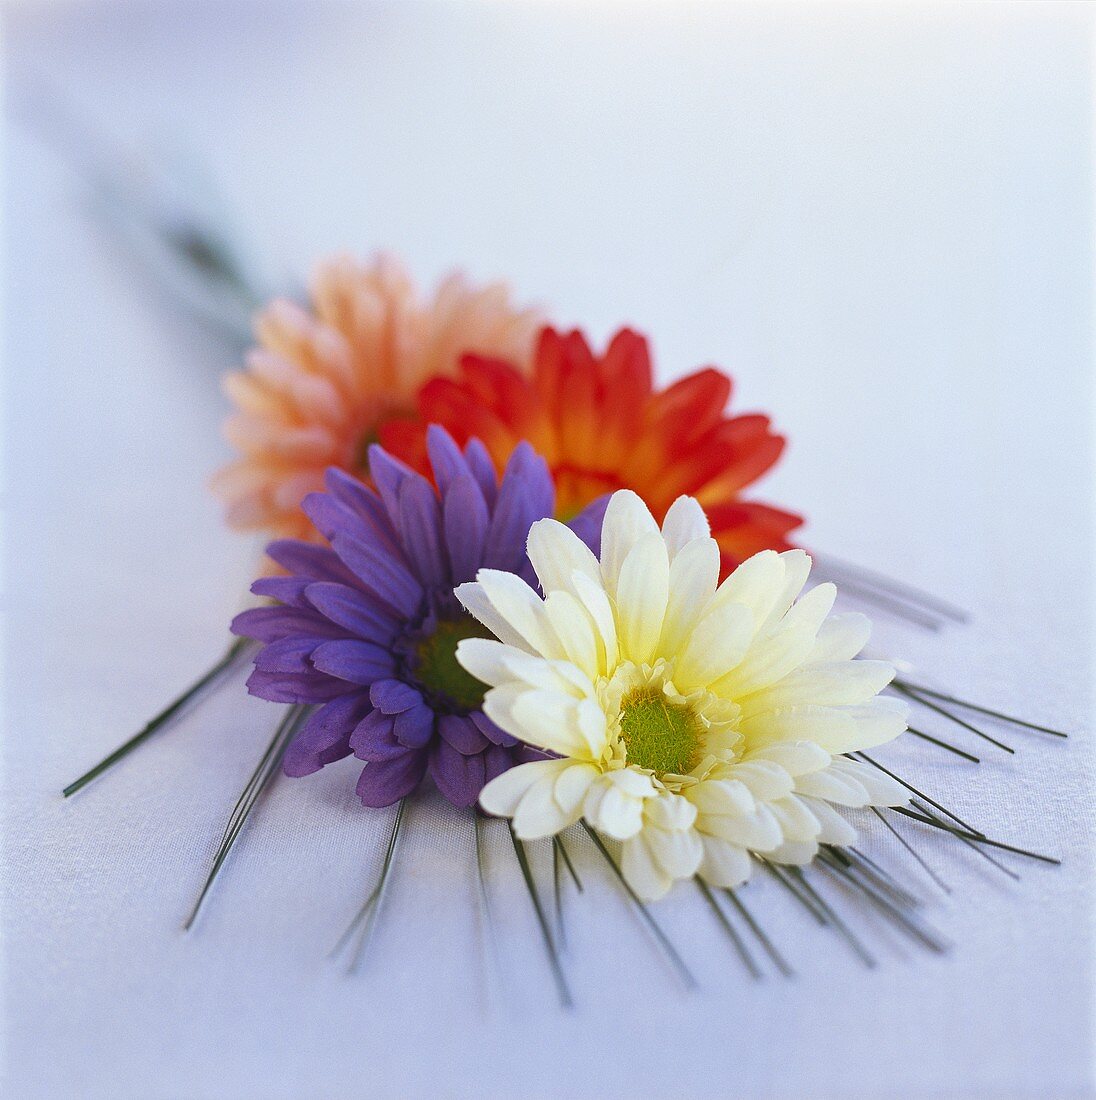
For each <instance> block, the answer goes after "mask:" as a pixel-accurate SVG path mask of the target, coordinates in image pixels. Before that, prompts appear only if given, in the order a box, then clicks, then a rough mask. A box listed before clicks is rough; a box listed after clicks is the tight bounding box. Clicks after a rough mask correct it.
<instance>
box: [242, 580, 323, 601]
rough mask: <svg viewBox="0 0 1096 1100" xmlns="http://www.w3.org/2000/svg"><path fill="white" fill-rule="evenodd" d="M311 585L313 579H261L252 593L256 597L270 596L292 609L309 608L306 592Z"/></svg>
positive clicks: (252, 588)
mask: <svg viewBox="0 0 1096 1100" xmlns="http://www.w3.org/2000/svg"><path fill="white" fill-rule="evenodd" d="M311 583H312V578H311V577H260V578H259V579H258V580H257V581H255V583H254V584H253V585H252V586H251V591H252V592H254V593H255V595H256V596H269V597H270V598H271V599H275V600H277V601H278V602H279V603H284V604H288V605H289V606H290V607H301V608H307V607H308V606H309V604H308V601H307V600H306V599H305V598H304V590H305V589H306V588H307V587H308V586H309V585H310V584H311Z"/></svg>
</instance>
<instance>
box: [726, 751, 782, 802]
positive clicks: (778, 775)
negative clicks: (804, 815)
mask: <svg viewBox="0 0 1096 1100" xmlns="http://www.w3.org/2000/svg"><path fill="white" fill-rule="evenodd" d="M731 774H732V775H733V777H734V778H735V779H737V780H738V781H739V782H741V783H745V784H746V786H747V787H749V789H750V793H751V794H752V795H753V796H754V798H756V799H757V801H758V802H771V801H772V800H773V799H776V798H783V797H784V796H785V795H788V794H791V792H792V791H793V790H794V789H795V784H794V782H793V780H792V777H791V776H790V775H789V774H788V773H787V772H786V771H785V770H784V769H783V768H782V767H781V766H780V765H779V764H774V763H773V762H772V761H771V760H760V759H756V758H755V759H753V760H747V761H744V762H743V763H741V764H736V765H735V767H734V770H733V772H732V773H731Z"/></svg>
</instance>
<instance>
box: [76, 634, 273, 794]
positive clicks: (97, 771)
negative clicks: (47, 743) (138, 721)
mask: <svg viewBox="0 0 1096 1100" xmlns="http://www.w3.org/2000/svg"><path fill="white" fill-rule="evenodd" d="M252 646H253V643H252V642H251V641H250V640H249V639H247V638H237V639H235V640H234V641H233V642H232V644H231V645H230V646H229V647H228V649H227V650H225V652H224V655H223V656H222V657H221V658H220V659H219V660H218V661H217V663H216V664H215V665H213V667H212V668H210V669H209V670H208V671H207V672H205V673H203V674H202V676H201V677H199V678H198V679H197V680H195V681H194V683H193V684H191V685H190V687H188V688H187V689H186V691H184V692H183V693H182V695H179V696H177V697H176V698H175V699H173V700H172V701H171V702H170V703H169V704H168V705H167V706H166V707H164V709H163V710H162V711H160V713H159V714H157V715H156V716H155V717H154V718H152V719H151V720H150V721H149V722H148V724H147V725H146V726H145V727H144V728H143V729H142V730H140V732H138V733H135V734H134V735H133V736H132V737H131V738H130V739H129V740H128V741H126V742H125V743H124V744H122V745H119V746H118V748H116V749H115V750H114V751H113V752H112V753H110V754H109V755H107V756H105V757H103V759H102V760H100V761H99V763H98V764H96V765H95V767H93V768H91V769H90V771H86V772H85V773H84V774H83V775H82V776H80V778H79V779H75V780H73V781H72V782H71V783H70V784H69V785H68V786H67V787H66V788H65V789H64V790H63V791H62V792H61V793H62V794H63V795H64V796H65V798H68V797H69V796H70V795H74V794H75V793H76V792H77V791H79V790H82V789H83V788H84V787H86V786H87V785H88V784H89V783H90V782H92V780H95V779H98V778H99V776H101V775H102V774H103V773H104V772H106V771H109V770H110V769H111V768H113V767H114V765H115V764H117V763H118V762H119V761H121V760H124V759H125V758H126V757H127V756H128V755H129V754H130V753H131V752H133V750H134V749H136V748H137V747H138V746H140V745H142V744H144V742H145V741H147V740H148V739H149V738H150V737H151V736H152V735H153V734H154V733H156V732H158V731H159V730H161V729H163V728H164V727H165V726H166V725H168V723H170V722H171V721H172V719H174V718H177V717H178V716H179V715H180V714H181V713H182V711H183V710H184V709H185V707H186V706H187V705H188V704H189V703H192V702H195V701H197V700H198V699H200V698H201V697H202V696H203V695H204V694H205V693H206V692H207V691H208V690H210V689H211V688H213V687H214V686H215V685H216V683H217V682H218V681H219V680H220V679H221V677H222V676H224V675H225V674H227V673H228V672H229V671H231V670H232V669H233V668H235V667H236V666H237V665H238V664H240V663H241V662H242V660H243V658H244V657H245V656H246V655H247V654H248V653H249V652H250V650H251V648H252Z"/></svg>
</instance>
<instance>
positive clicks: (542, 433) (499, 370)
mask: <svg viewBox="0 0 1096 1100" xmlns="http://www.w3.org/2000/svg"><path fill="white" fill-rule="evenodd" d="M730 395H731V379H730V378H728V377H727V375H725V374H724V373H723V372H722V371H718V370H715V369H714V368H712V367H708V368H705V369H704V370H700V371H697V372H696V373H695V374H690V375H688V376H687V377H685V378H682V379H681V380H679V381H678V382H675V383H674V384H673V385H671V386H669V387H667V388H666V389H663V390H656V389H655V388H654V385H653V381H652V377H651V360H650V354H649V351H648V348H647V341H646V340H645V339H644V337H642V336H640V335H639V334H638V333H635V332H632V331H631V330H629V329H621V331H620V332H618V333H617V334H616V336H614V337H613V339H612V340H611V341H610V343H609V347H608V348H607V349H606V351H605V354H604V355H602V356H600V357H599V356H597V355H595V354H594V353H593V351H592V350H591V349H590V346H589V344H587V342H586V340H585V338H584V337H583V336H582V334H581V333H580V332H570V333H566V334H563V333H559V332H557V331H556V330H555V329H552V328H545V329H543V330H542V331H541V334H540V339H539V342H538V345H537V351H536V356H535V359H534V364H533V370H532V374H531V375H523V374H522V373H521V372H520V371H519V370H518V369H517V367H516V366H514V365H513V364H511V363H509V362H506V361H505V360H502V359H494V358H488V357H485V356H481V355H465V356H464V357H463V358H462V359H461V361H460V365H459V369H458V373H457V375H456V376H455V377H448V378H443V377H439V378H432V379H430V380H429V381H428V382H427V383H426V384H425V385H424V386H423V387H422V389H421V390H420V391H419V395H418V417H417V419H415V420H406V419H404V420H393V421H389V422H388V423H386V424H384V425H383V426H382V427H381V429H380V437H381V442H382V443H383V445H384V446H385V448H386V449H387V450H389V451H390V452H391V453H393V454H397V455H399V456H400V457H401V458H403V459H404V461H406V462H408V463H409V464H410V465H412V466H414V467H415V468H416V469H418V470H420V471H423V472H428V470H429V465H428V463H427V461H426V448H425V426H426V425H427V424H429V423H437V424H441V425H442V426H443V427H444V428H446V429H447V430H448V431H449V432H450V433H451V434H452V435H453V436H454V437H455V438H456V439H457V440H458V442H460V443H462V444H463V443H465V442H467V440H468V439H470V438H471V437H473V436H478V437H479V438H480V439H481V440H483V442H484V444H485V445H486V446H487V449H488V450H489V451H490V453H491V456H492V458H493V459H494V461H495V464H496V466H498V468H499V469H500V470H501V469H502V468H503V466H504V465H505V463H506V459H507V458H508V457H509V455H510V452H511V451H512V450H513V449H514V447H515V446H516V445H517V444H518V443H519V442H520V441H521V440H523V439H527V440H528V441H529V442H530V443H531V444H532V445H533V447H534V448H535V449H536V450H537V451H538V452H539V453H540V454H542V455H543V456H544V457H545V459H547V461H548V465H549V466H550V468H551V470H552V474H553V476H554V478H555V482H556V508H557V515H558V517H559V518H561V519H568V518H570V517H571V516H573V515H575V514H576V513H577V512H579V511H580V510H581V509H582V508H583V507H585V505H587V504H589V503H590V501H592V500H594V499H595V498H596V497H599V496H601V495H602V494H603V493H608V492H612V491H613V490H615V489H632V490H634V491H635V492H636V493H638V494H639V495H640V496H641V497H642V498H643V499H644V500H645V501H646V503H647V505H648V507H649V508H650V509H651V510H652V512H654V513H655V515H656V516H657V517H658V518H659V519H661V517H662V516H663V515H664V514H665V512H666V509H667V508H669V506H670V505H671V504H672V503H673V502H674V500H676V499H677V498H678V497H679V496H681V495H682V494H688V495H690V496H694V497H696V498H697V500H699V501H700V503H701V504H702V505H703V506H704V509H705V511H706V512H707V513H708V518H709V520H710V521H711V525H712V535H713V537H714V538H715V539H716V541H717V542H718V543H719V546H720V550H721V552H722V558H723V571H724V573H727V572H729V571H730V570H731V569H733V568H734V567H735V566H736V565H738V564H739V563H740V562H741V561H743V560H744V559H745V558H748V557H750V555H752V554H755V553H757V552H758V551H760V550H768V549H773V550H787V549H789V548H790V545H791V544H790V543H789V542H788V539H787V536H788V534H789V533H790V532H791V531H793V530H794V529H795V528H796V527H798V526H800V524H801V523H802V522H803V519H802V517H801V516H798V515H796V514H794V513H792V512H785V511H782V510H781V509H778V508H773V507H771V506H770V505H767V504H761V503H759V502H757V501H752V500H743V499H742V497H741V495H740V494H741V492H742V490H743V489H745V488H746V487H747V486H748V485H750V484H751V483H752V482H754V481H756V480H757V479H758V478H759V477H760V476H761V475H762V474H764V473H765V472H766V471H767V470H768V469H769V468H770V467H771V466H772V465H773V464H774V463H775V462H776V460H777V459H778V458H779V457H780V453H781V451H782V450H783V449H784V437H783V436H780V435H777V434H776V433H775V432H773V431H772V429H771V427H770V424H769V418H768V417H767V416H763V415H761V414H758V413H752V414H747V415H743V416H727V415H726V413H725V411H724V410H725V409H726V406H727V401H728V399H729V398H730Z"/></svg>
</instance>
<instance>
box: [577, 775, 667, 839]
mask: <svg viewBox="0 0 1096 1100" xmlns="http://www.w3.org/2000/svg"><path fill="white" fill-rule="evenodd" d="M620 774H621V773H620V772H609V773H607V774H605V775H602V776H600V777H599V779H598V780H597V782H596V783H593V784H592V785H591V786H590V788H589V790H588V791H587V793H586V798H585V800H584V801H583V806H582V814H583V816H584V817H585V818H586V820H587V821H588V822H589V823H590V824H591V825H592V826H593V827H594V828H595V829H596V830H597V831H598V832H599V833H603V834H604V835H605V836H610V837H612V838H613V839H614V840H627V839H628V838H629V837H632V836H635V835H636V833H638V832H639V831H640V829H642V828H643V803H644V802H645V801H646V798H644V797H643V796H639V797H637V796H636V795H634V794H630V793H628V791H627V789H626V788H625V786H624V785H622V784H620V783H619V782H615V781H614V777H615V776H618V775H620ZM654 796H655V789H654V787H653V786H652V787H650V791H649V794H648V796H647V797H654Z"/></svg>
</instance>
